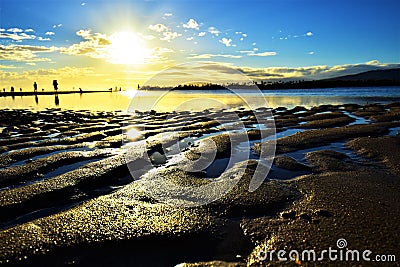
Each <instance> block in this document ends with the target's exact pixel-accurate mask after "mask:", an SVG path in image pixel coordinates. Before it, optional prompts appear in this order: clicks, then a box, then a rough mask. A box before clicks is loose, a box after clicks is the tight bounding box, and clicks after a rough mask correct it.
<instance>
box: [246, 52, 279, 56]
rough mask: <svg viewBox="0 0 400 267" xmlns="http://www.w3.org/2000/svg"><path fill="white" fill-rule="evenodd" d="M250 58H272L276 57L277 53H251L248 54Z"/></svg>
mask: <svg viewBox="0 0 400 267" xmlns="http://www.w3.org/2000/svg"><path fill="white" fill-rule="evenodd" d="M247 55H248V56H251V57H270V56H276V52H261V53H255V52H253V51H252V52H251V53H248V54H247Z"/></svg>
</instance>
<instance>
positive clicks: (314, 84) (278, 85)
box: [257, 80, 400, 90]
mask: <svg viewBox="0 0 400 267" xmlns="http://www.w3.org/2000/svg"><path fill="white" fill-rule="evenodd" d="M257 86H258V87H259V88H260V89H264V90H268V89H270V90H273V89H313V88H335V87H377V86H378V87H379V86H400V81H396V80H356V81H348V80H347V81H345V80H315V81H304V80H303V81H289V82H282V81H279V82H273V83H264V82H261V83H257Z"/></svg>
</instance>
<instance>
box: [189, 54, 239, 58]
mask: <svg viewBox="0 0 400 267" xmlns="http://www.w3.org/2000/svg"><path fill="white" fill-rule="evenodd" d="M214 57H222V58H241V57H242V56H240V55H227V54H201V55H192V56H190V57H188V58H189V59H210V58H214Z"/></svg>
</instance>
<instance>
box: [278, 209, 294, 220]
mask: <svg viewBox="0 0 400 267" xmlns="http://www.w3.org/2000/svg"><path fill="white" fill-rule="evenodd" d="M281 217H282V218H284V219H295V218H296V211H294V210H292V211H289V212H282V213H281Z"/></svg>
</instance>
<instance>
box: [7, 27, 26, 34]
mask: <svg viewBox="0 0 400 267" xmlns="http://www.w3.org/2000/svg"><path fill="white" fill-rule="evenodd" d="M7 31H8V32H13V33H19V32H24V30H23V29H20V28H9V29H8V30H7Z"/></svg>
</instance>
